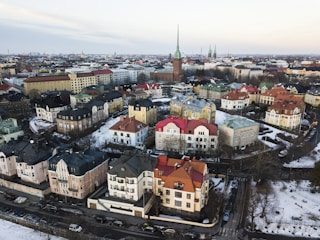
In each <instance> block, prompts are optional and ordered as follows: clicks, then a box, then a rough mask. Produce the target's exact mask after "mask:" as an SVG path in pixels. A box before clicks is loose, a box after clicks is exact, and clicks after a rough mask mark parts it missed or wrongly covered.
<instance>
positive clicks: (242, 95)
mask: <svg viewBox="0 0 320 240" xmlns="http://www.w3.org/2000/svg"><path fill="white" fill-rule="evenodd" d="M221 98H222V99H228V100H243V99H246V98H249V95H248V94H247V93H246V92H239V91H231V92H229V93H227V94H226V95H224V96H222V97H221Z"/></svg>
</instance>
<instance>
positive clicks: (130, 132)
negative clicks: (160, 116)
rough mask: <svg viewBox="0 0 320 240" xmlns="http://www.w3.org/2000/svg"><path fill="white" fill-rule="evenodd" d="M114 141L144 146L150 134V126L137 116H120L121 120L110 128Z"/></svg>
mask: <svg viewBox="0 0 320 240" xmlns="http://www.w3.org/2000/svg"><path fill="white" fill-rule="evenodd" d="M109 131H110V134H111V136H112V142H113V143H116V144H124V145H128V146H133V147H143V146H144V140H145V139H146V137H147V135H148V126H147V125H146V124H144V123H142V122H140V121H138V120H136V119H135V117H134V116H133V117H124V116H120V120H119V122H117V123H116V124H114V125H113V126H112V127H110V128H109Z"/></svg>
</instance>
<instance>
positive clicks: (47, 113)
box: [35, 101, 68, 123]
mask: <svg viewBox="0 0 320 240" xmlns="http://www.w3.org/2000/svg"><path fill="white" fill-rule="evenodd" d="M35 107H36V114H37V118H39V119H42V120H45V121H48V122H51V123H55V122H56V119H57V115H58V113H59V112H61V111H64V110H67V108H68V105H67V104H65V103H61V102H57V101H44V102H39V103H36V104H35Z"/></svg>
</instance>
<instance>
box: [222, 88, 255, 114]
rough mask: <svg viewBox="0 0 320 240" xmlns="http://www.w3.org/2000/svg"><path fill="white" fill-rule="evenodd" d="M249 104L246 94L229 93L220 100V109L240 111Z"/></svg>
mask: <svg viewBox="0 0 320 240" xmlns="http://www.w3.org/2000/svg"><path fill="white" fill-rule="evenodd" d="M249 103H250V97H249V95H248V94H247V93H246V92H239V91H231V92H229V93H227V94H226V95H224V96H223V97H222V98H221V108H222V109H225V110H241V109H244V108H245V107H248V106H249Z"/></svg>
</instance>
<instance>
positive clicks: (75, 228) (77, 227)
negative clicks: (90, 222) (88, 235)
mask: <svg viewBox="0 0 320 240" xmlns="http://www.w3.org/2000/svg"><path fill="white" fill-rule="evenodd" d="M69 230H70V231H72V232H81V231H82V227H81V226H80V225H78V224H74V223H72V224H70V225H69Z"/></svg>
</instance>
